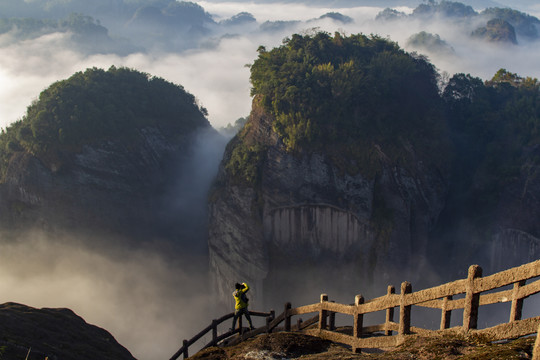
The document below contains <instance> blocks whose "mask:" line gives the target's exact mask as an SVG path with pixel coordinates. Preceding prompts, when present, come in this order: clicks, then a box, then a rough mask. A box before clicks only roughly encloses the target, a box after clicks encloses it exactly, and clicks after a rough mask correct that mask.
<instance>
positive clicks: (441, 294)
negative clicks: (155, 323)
mask: <svg viewBox="0 0 540 360" xmlns="http://www.w3.org/2000/svg"><path fill="white" fill-rule="evenodd" d="M538 277H540V260H537V261H534V262H531V263H528V264H525V265H522V266H519V267H515V268H512V269H509V270H505V271H502V272H499V273H496V274H493V275H489V276H486V277H482V269H481V268H480V267H479V266H478V265H472V266H470V267H469V272H468V276H467V278H466V279H461V280H457V281H453V282H450V283H446V284H443V285H439V286H435V287H432V288H429V289H424V290H419V291H416V292H413V291H412V286H411V284H410V283H408V282H404V283H402V284H401V289H400V293H399V294H396V293H395V289H394V287H393V286H389V287H388V289H387V294H386V295H384V296H381V297H378V298H374V299H371V300H365V299H364V297H363V296H362V295H357V296H356V298H355V302H354V304H349V305H346V304H339V303H334V302H330V301H328V296H327V295H326V294H323V295H321V299H320V302H318V303H315V304H311V305H305V306H300V307H296V308H292V307H291V304H290V303H287V304H285V309H284V311H283V313H281V314H280V315H279V316H277V317H274V316H273V312H271V313H259V314H261V315H266V316H267V319H266V326H264V327H261V328H259V329H256V330H253V331H247V332H242V331H240V332H241V334H240V336H236V337H233V338H230V336H231V335H233V334H225V335H227V336H220V337H219V340H220V341H221V340H225V339H226V338H229V339H228V340H225V343H227V344H233V343H236V342H239V341H242V340H245V339H247V338H249V337H252V336H254V335H257V334H261V333H265V332H266V333H270V332H273V331H280V330H282V331H298V332H302V333H305V334H309V335H313V336H318V337H320V338H323V339H327V340H331V341H335V342H339V343H342V344H346V345H349V346H350V347H351V349H352V350H353V351H354V352H361V350H362V349H366V348H391V347H394V346H397V345H399V344H401V343H403V342H404V340H405V338H406V337H407V336H410V335H413V334H416V335H425V336H430V335H436V334H446V333H448V334H452V333H454V334H455V333H460V334H481V335H486V336H487V337H488V338H489V339H491V340H493V341H495V340H504V339H512V338H518V337H521V336H526V335H531V334H535V333H537V334H538V335H537V339H536V344H535V347H534V355H533V359H535V360H540V333H539V328H540V316H535V317H532V318H528V319H522V309H523V302H524V300H525V299H527V298H528V297H529V296H531V295H534V294H537V293H540V279H535V278H538ZM528 280H529V283H527V281H528ZM508 286H513V287H512V288H511V289H506V290H504V289H500V288H503V287H508ZM494 290H495V291H494ZM458 296H460V298H458ZM454 297H456V298H454ZM505 302H510V303H511V306H510V315H509V321H508V322H507V323H503V324H499V325H496V326H492V327H489V328H485V329H478V310H479V307H481V306H485V305H490V304H496V303H505ZM538 302H539V299H536V303H538ZM413 307H415V308H417V307H418V308H420V307H423V308H431V309H438V310H440V313H441V321H440V327H439V329H438V330H432V329H425V328H421V327H415V326H412V325H411V311H412V309H413ZM396 308H397V309H399V320H398V322H395V321H394V311H395V309H396ZM459 309H463V320H462V322H461V324H460V325H458V326H454V327H450V320H451V317H452V311H453V310H459ZM380 311H384V312H385V314H386V317H385V322H384V323H382V324H378V325H371V326H364V315H366V314H371V313H376V312H380ZM312 313H315V316H313V317H311V318H309V319H308V320H307V321H302V320H301V319H297V321H296V324H294V325H293V322H292V318H293V317H294V316H299V315H305V314H312ZM270 314H271V315H270ZM336 314H345V315H349V316H352V317H353V326H352V329H348V331H344V328H343V327H342V328H341V329H338V327H337V326H336V323H335V319H336ZM231 316H232V315H231V314H229V315H226V316H225V317H226V318H227V319H229V318H230V317H231ZM225 317H224V318H225ZM215 322H216V320H214V323H215ZM214 323H213V324H214ZM281 323H283V325H282V326H281V327H280V328H278V326H279V325H281ZM214 328H215V327H214ZM349 328H350V327H349ZM209 329H210V327H209ZM208 331H209V330H208ZM236 332H237V331H235V333H236ZM217 339H218V337H217V335H216V336H215V339H214V341H212V343H211V344H212V345H215V344H217V343H218V340H217ZM189 343H191V341H189V342H187V341H185V342H184V347H185V348H186V352H185V353H184V357H187V347H186V345H187V344H189ZM207 346H208V345H207ZM181 350H182V349H181ZM180 354H182V352H180V351H179V352H178V353H177V356H176V357H173V358H172V359H176V358H177V357H178V356H179V355H180Z"/></svg>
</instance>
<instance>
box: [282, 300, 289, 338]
mask: <svg viewBox="0 0 540 360" xmlns="http://www.w3.org/2000/svg"><path fill="white" fill-rule="evenodd" d="M290 309H291V303H290V302H288V303H286V304H285V310H284V311H283V313H284V315H285V331H291V316H290V315H289V310H290Z"/></svg>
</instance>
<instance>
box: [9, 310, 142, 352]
mask: <svg viewBox="0 0 540 360" xmlns="http://www.w3.org/2000/svg"><path fill="white" fill-rule="evenodd" d="M0 358H1V359H2V360H16V359H17V360H19V359H27V360H43V359H48V360H57V359H62V360H69V359H77V360H84V359H88V360H90V359H92V360H95V359H101V360H107V359H111V360H113V359H114V360H133V359H135V358H134V357H133V356H132V355H131V353H130V352H129V351H128V350H127V349H126V348H124V347H123V346H122V345H120V344H119V343H118V342H117V341H116V340H115V338H114V337H113V336H112V335H111V334H110V333H109V332H107V331H106V330H104V329H102V328H99V327H97V326H95V325H90V324H88V323H86V322H85V321H84V319H82V318H81V317H79V316H77V315H76V314H75V313H74V312H73V311H71V310H69V309H50V308H43V309H35V308H32V307H29V306H25V305H21V304H16V303H5V304H2V305H0Z"/></svg>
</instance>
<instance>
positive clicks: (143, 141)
mask: <svg viewBox="0 0 540 360" xmlns="http://www.w3.org/2000/svg"><path fill="white" fill-rule="evenodd" d="M205 114H206V110H205V109H204V108H202V107H200V106H199V105H198V104H197V100H196V99H195V97H194V96H193V95H192V94H190V93H188V92H186V91H185V90H184V88H183V87H182V86H179V85H175V84H172V83H170V82H168V81H165V80H164V79H162V78H157V77H152V76H150V75H149V74H146V73H142V72H139V71H136V70H131V69H127V68H116V67H111V68H110V69H109V70H107V71H105V70H101V69H97V68H92V69H87V70H86V71H84V72H78V73H76V74H74V75H73V76H71V77H70V78H68V79H66V80H61V81H58V82H55V83H54V84H52V85H51V86H50V87H48V88H47V89H45V90H44V91H43V92H42V93H41V94H40V96H39V99H38V100H37V101H35V102H34V103H32V104H31V105H30V106H29V107H28V109H27V113H26V115H24V116H23V117H22V119H20V120H19V121H17V122H15V123H12V124H11V125H10V126H8V127H7V128H6V129H5V130H4V129H3V130H2V132H1V133H0V174H1V177H0V212H2V213H3V215H2V218H1V219H0V229H17V228H20V229H27V230H28V229H32V228H34V227H38V228H41V229H47V230H51V229H56V230H66V229H86V230H89V231H90V232H91V233H96V231H98V230H99V231H101V232H103V233H108V234H113V233H115V234H118V235H120V236H127V237H129V236H132V237H134V238H140V239H145V238H146V239H150V238H153V237H164V238H167V239H169V240H171V239H175V238H177V237H178V236H179V231H181V230H179V229H184V230H185V229H188V228H190V227H189V226H183V222H182V221H179V220H178V219H176V215H173V213H172V211H171V207H174V206H176V205H175V198H174V197H173V196H172V192H175V191H176V192H177V191H178V189H176V188H175V186H174V184H176V182H177V181H178V180H177V179H176V176H177V175H178V173H179V172H180V171H181V169H182V166H183V164H185V162H186V161H188V160H190V156H191V155H192V152H191V150H192V145H193V144H194V142H195V141H196V139H197V136H198V134H200V132H201V131H211V130H213V129H212V128H211V126H210V124H209V122H208V120H207V119H206V116H205ZM201 221H202V220H201Z"/></svg>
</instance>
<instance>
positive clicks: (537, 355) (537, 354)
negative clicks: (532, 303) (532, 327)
mask: <svg viewBox="0 0 540 360" xmlns="http://www.w3.org/2000/svg"><path fill="white" fill-rule="evenodd" d="M531 360H540V325H538V330H537V331H536V341H535V342H534V349H533V355H532V359H531Z"/></svg>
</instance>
